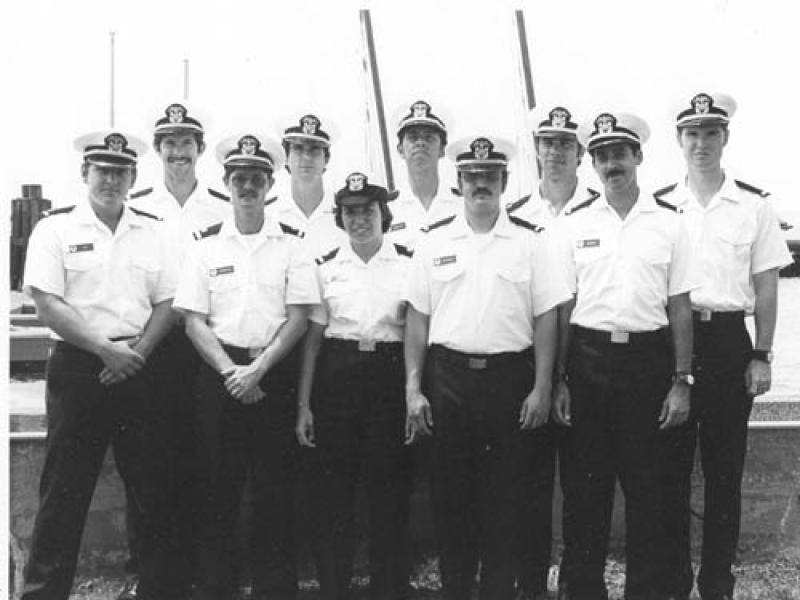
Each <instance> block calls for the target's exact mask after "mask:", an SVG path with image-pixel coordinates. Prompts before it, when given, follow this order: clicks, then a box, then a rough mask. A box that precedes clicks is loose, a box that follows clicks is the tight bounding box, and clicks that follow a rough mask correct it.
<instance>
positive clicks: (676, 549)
mask: <svg viewBox="0 0 800 600" xmlns="http://www.w3.org/2000/svg"><path fill="white" fill-rule="evenodd" d="M735 111H736V103H735V101H734V100H733V98H731V97H730V96H728V95H727V94H707V93H705V92H700V93H698V94H695V95H694V96H693V97H692V98H691V99H688V98H687V99H684V100H683V101H682V102H681V106H680V108H679V109H677V110H676V114H677V116H676V123H675V124H676V126H677V134H676V135H677V140H678V144H679V146H680V147H681V150H682V152H683V157H684V159H685V161H686V169H687V174H686V178H685V179H684V180H683V181H681V182H679V183H676V184H673V185H670V186H667V187H665V188H663V189H662V190H659V191H658V192H656V195H657V196H658V197H659V198H661V199H663V200H665V201H667V202H670V203H671V204H674V205H676V206H677V207H678V208H679V210H680V211H681V213H682V217H683V220H684V221H685V223H686V224H687V226H688V229H689V232H690V233H691V236H692V239H693V241H694V244H695V248H696V253H695V256H696V261H697V263H698V265H699V266H700V269H701V272H702V279H701V282H700V287H698V288H697V289H694V290H692V292H691V301H692V311H693V321H694V340H695V359H694V363H695V376H696V377H697V382H696V385H695V387H694V388H693V391H692V418H691V419H690V422H689V423H688V424H687V425H686V426H684V427H682V428H680V430H678V431H676V432H675V433H674V435H673V436H672V438H671V440H670V443H669V444H668V445H667V446H666V447H665V450H667V452H666V454H665V456H664V461H663V464H662V467H663V469H664V471H663V475H662V484H663V494H664V496H665V502H664V510H665V512H664V518H663V526H664V529H665V532H666V533H667V535H668V537H667V540H668V544H667V546H666V548H665V553H664V558H663V564H664V566H665V572H664V574H663V581H662V585H663V590H662V591H663V592H664V593H665V595H667V596H668V597H670V598H676V599H686V598H688V597H689V594H690V593H691V590H692V585H693V579H694V577H693V572H692V561H691V548H690V542H691V540H690V533H689V529H690V527H689V522H690V506H689V501H690V495H691V487H690V485H691V484H690V481H691V472H692V468H693V465H694V452H695V446H696V443H697V437H698V433H699V438H700V458H701V462H702V465H703V476H704V478H705V490H704V493H705V501H704V504H703V506H704V509H703V513H704V514H703V550H702V557H701V567H700V573H699V575H698V578H697V587H698V588H699V591H700V595H701V597H702V598H703V599H704V600H722V599H725V598H727V599H730V598H732V597H733V587H734V576H733V574H732V572H731V565H732V564H733V561H734V560H735V558H736V544H737V540H738V538H739V521H740V516H741V482H742V471H743V467H744V457H745V452H746V449H747V421H748V418H749V415H750V410H751V409H752V406H753V397H754V396H757V395H759V394H763V393H765V392H767V391H768V390H769V388H770V385H771V383H772V373H771V370H770V361H771V360H772V352H771V350H772V339H773V334H774V332H775V321H776V315H777V288H778V270H779V269H780V268H781V267H783V266H784V265H787V264H789V263H790V262H791V257H790V255H789V251H788V249H787V247H786V244H785V242H784V241H783V238H782V236H781V233H780V230H779V227H778V219H777V217H776V216H775V213H774V212H773V210H772V205H771V202H770V201H769V199H768V198H767V197H768V196H769V194H768V193H767V192H762V191H761V190H759V189H757V188H755V187H753V186H752V185H750V184H748V183H745V182H743V181H741V180H738V179H735V178H734V177H735V174H733V173H731V172H729V171H728V170H727V169H723V168H722V154H723V150H724V148H725V146H726V145H727V143H728V137H729V130H728V124H729V121H730V119H731V118H732V117H733V115H734V113H735ZM746 314H753V316H754V317H755V344H753V342H752V341H751V339H750V336H749V335H748V333H747V330H746V328H745V324H744V317H745V315H746Z"/></svg>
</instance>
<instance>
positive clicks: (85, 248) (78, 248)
mask: <svg viewBox="0 0 800 600" xmlns="http://www.w3.org/2000/svg"><path fill="white" fill-rule="evenodd" d="M92 250H94V244H93V243H92V242H89V243H88V244H73V245H71V246H70V247H69V253H70V254H75V253H76V252H91V251H92Z"/></svg>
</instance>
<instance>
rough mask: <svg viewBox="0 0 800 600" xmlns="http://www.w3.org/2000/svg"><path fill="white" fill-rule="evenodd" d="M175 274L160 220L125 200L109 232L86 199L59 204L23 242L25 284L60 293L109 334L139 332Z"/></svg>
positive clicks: (169, 295)
mask: <svg viewBox="0 0 800 600" xmlns="http://www.w3.org/2000/svg"><path fill="white" fill-rule="evenodd" d="M176 280H177V262H176V261H175V257H174V254H173V253H172V252H171V250H170V245H169V243H168V241H167V237H166V232H165V231H164V228H163V223H162V222H160V221H158V220H157V219H155V218H154V217H151V216H145V215H144V214H137V213H136V212H135V211H134V210H131V209H130V208H129V207H127V206H124V207H123V211H122V217H121V218H120V220H119V224H118V225H117V227H116V230H115V231H114V232H113V233H112V232H111V230H110V229H109V228H108V227H107V226H106V225H105V224H103V223H102V222H101V221H100V220H99V219H98V218H97V215H95V212H94V210H93V209H92V207H91V204H90V202H89V200H88V199H86V200H84V201H82V202H79V203H78V204H76V205H75V206H74V207H67V208H62V209H56V210H54V211H52V213H51V215H50V216H48V217H46V218H44V219H42V220H41V221H39V222H38V223H37V224H36V227H35V228H34V230H33V233H32V234H31V238H30V241H29V242H28V253H27V257H26V263H25V284H24V285H25V289H26V290H27V291H28V292H29V293H30V288H36V289H38V290H40V291H42V292H46V293H48V294H53V295H55V296H58V297H59V298H62V299H63V300H64V301H65V302H66V303H67V304H69V305H70V306H71V307H72V308H73V309H75V310H76V311H77V312H78V314H79V315H80V316H81V317H83V318H84V319H85V320H86V321H87V322H88V323H89V325H90V326H91V327H92V329H93V330H94V331H97V332H98V333H100V334H101V335H103V336H105V337H107V338H117V337H133V336H136V335H140V334H141V333H142V331H143V330H144V327H145V325H146V324H147V321H148V320H149V319H150V315H151V313H152V311H153V305H155V304H158V303H160V302H163V301H164V300H169V299H170V298H172V296H173V295H174V292H175V285H176ZM54 337H55V338H56V339H60V338H59V336H57V335H55V334H54Z"/></svg>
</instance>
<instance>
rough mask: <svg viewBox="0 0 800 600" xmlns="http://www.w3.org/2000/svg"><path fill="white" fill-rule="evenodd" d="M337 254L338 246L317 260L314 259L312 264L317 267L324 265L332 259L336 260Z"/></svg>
mask: <svg viewBox="0 0 800 600" xmlns="http://www.w3.org/2000/svg"><path fill="white" fill-rule="evenodd" d="M337 254H339V247H338V246H337V247H336V248H334V249H333V250H331V251H330V252H328V253H327V254H324V255H322V256H320V257H319V258H316V259H314V262H315V263H317V264H318V265H324V264H325V263H326V262H328V261H329V260H333V259H334V258H336V255H337Z"/></svg>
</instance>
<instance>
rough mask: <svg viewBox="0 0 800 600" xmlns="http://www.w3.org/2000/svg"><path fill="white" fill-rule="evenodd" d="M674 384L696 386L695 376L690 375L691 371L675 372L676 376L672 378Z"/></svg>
mask: <svg viewBox="0 0 800 600" xmlns="http://www.w3.org/2000/svg"><path fill="white" fill-rule="evenodd" d="M672 383H683V384H685V385H689V386H691V385H694V375H692V374H691V373H689V371H675V375H673V376H672Z"/></svg>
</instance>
